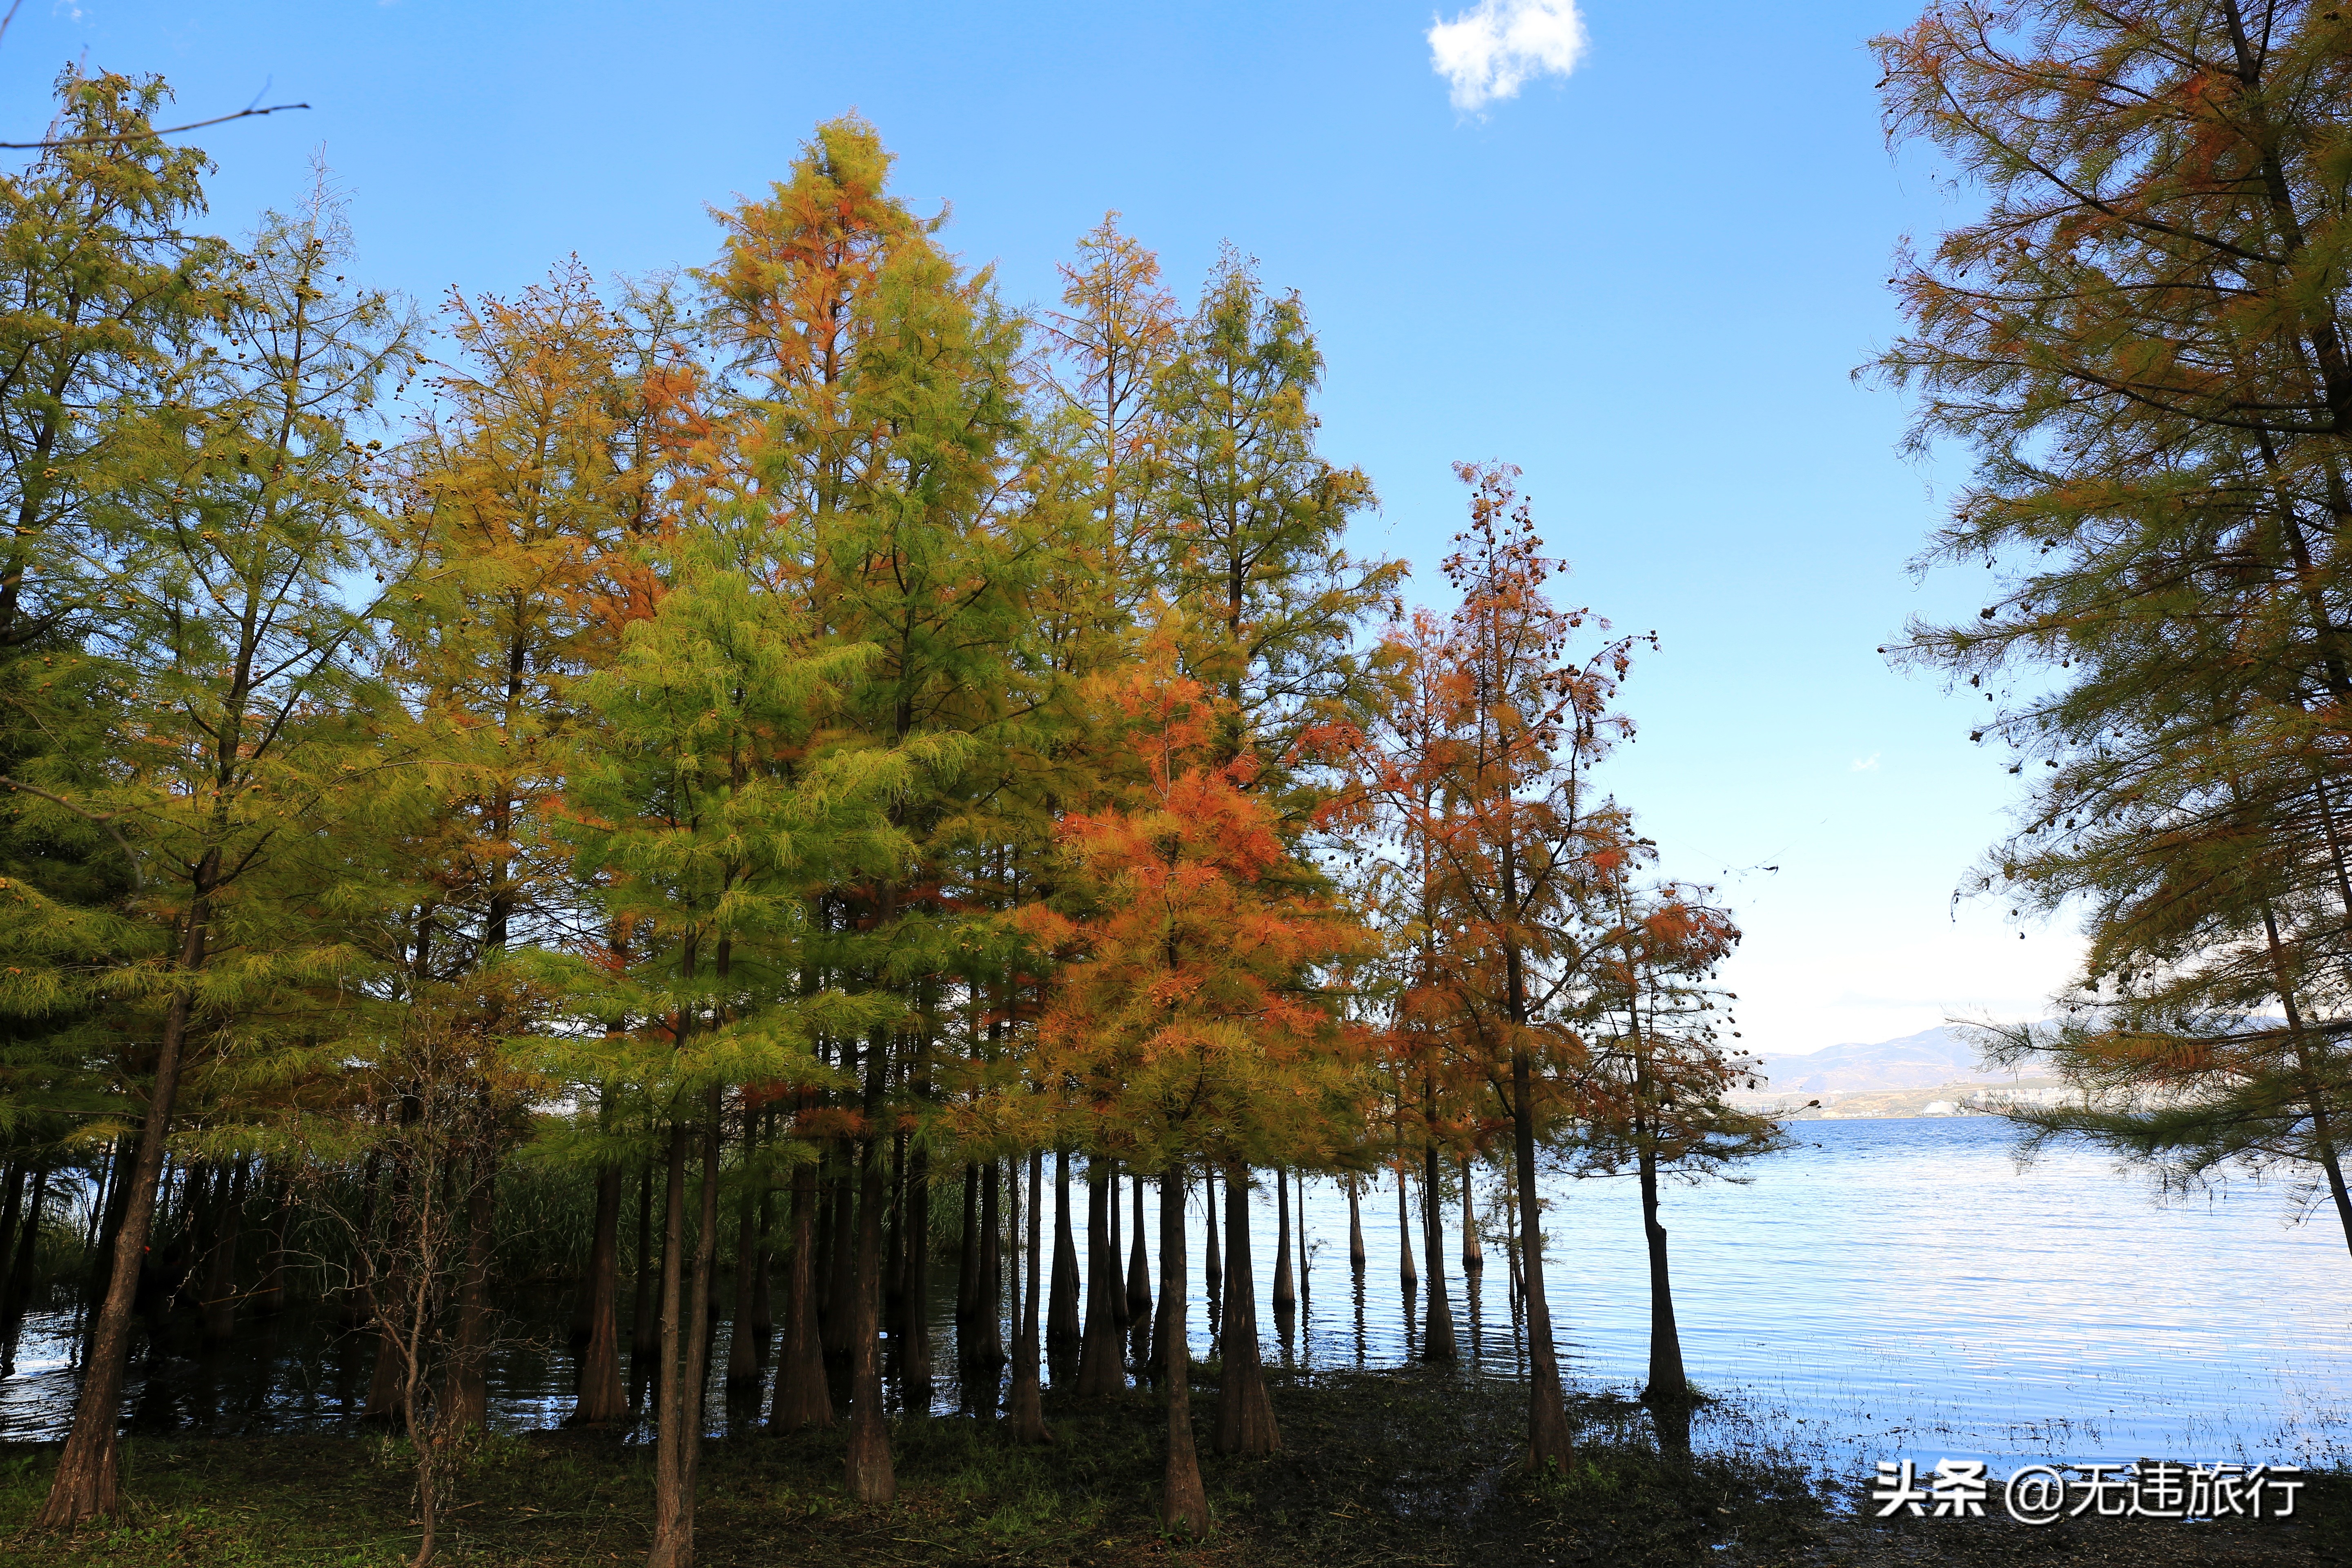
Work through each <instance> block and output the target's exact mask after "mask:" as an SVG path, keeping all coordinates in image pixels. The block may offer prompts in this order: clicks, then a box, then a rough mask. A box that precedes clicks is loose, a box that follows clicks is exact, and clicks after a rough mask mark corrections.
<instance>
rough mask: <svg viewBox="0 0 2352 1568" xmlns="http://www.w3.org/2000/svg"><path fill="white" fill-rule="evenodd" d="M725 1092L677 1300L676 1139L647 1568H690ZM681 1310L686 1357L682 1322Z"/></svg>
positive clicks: (680, 1210)
mask: <svg viewBox="0 0 2352 1568" xmlns="http://www.w3.org/2000/svg"><path fill="white" fill-rule="evenodd" d="M724 1110H725V1102H724V1100H722V1098H721V1091H720V1090H719V1089H716V1088H714V1089H711V1090H710V1091H709V1098H708V1099H707V1100H706V1101H705V1102H704V1106H703V1128H702V1201H701V1203H700V1204H698V1205H697V1213H696V1215H695V1219H696V1225H695V1243H694V1285H693V1289H692V1290H691V1292H690V1293H689V1294H688V1297H687V1300H685V1301H684V1302H682V1303H681V1302H680V1301H679V1300H678V1283H679V1281H678V1272H679V1270H678V1268H677V1265H676V1264H675V1263H673V1262H672V1261H671V1260H672V1259H674V1258H677V1256H678V1254H679V1252H680V1251H681V1250H682V1247H683V1242H684V1237H683V1236H682V1235H681V1234H680V1232H681V1230H682V1229H683V1227H684V1223H685V1208H686V1147H687V1141H688V1131H689V1130H688V1127H686V1126H685V1125H683V1124H681V1125H679V1126H678V1127H677V1128H676V1129H675V1130H674V1131H672V1132H671V1134H670V1178H669V1197H670V1204H669V1205H668V1215H669V1217H668V1220H667V1225H666V1226H665V1231H664V1237H665V1240H666V1242H667V1245H666V1246H665V1247H664V1248H663V1262H662V1398H661V1405H662V1420H661V1429H660V1431H659V1433H658V1434H657V1435H656V1446H655V1453H654V1541H653V1548H652V1550H651V1551H650V1552H647V1553H646V1565H647V1568H692V1564H693V1563H694V1500H695V1472H696V1471H697V1470H698V1468H700V1461H701V1458H702V1420H703V1394H704V1389H705V1385H706V1384H708V1383H709V1381H710V1379H709V1371H710V1322H711V1317H710V1285H711V1276H712V1275H713V1274H714V1273H716V1272H717V1271H718V1266H719V1123H720V1121H721V1118H722V1115H723V1113H724ZM681 1308H682V1309H683V1316H684V1318H685V1320H686V1322H685V1325H684V1338H685V1345H684V1347H683V1349H684V1354H683V1355H682V1356H681V1355H679V1354H678V1353H677V1352H678V1351H679V1349H680V1346H679V1344H678V1340H679V1338H680V1325H679V1323H678V1318H679V1317H680V1315H681V1312H680V1309H681Z"/></svg>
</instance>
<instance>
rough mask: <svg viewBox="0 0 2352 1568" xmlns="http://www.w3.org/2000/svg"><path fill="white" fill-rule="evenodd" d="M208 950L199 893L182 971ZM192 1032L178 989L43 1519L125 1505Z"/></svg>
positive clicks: (197, 964) (48, 1523) (69, 1523)
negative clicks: (151, 1233) (176, 1116)
mask: <svg viewBox="0 0 2352 1568" xmlns="http://www.w3.org/2000/svg"><path fill="white" fill-rule="evenodd" d="M204 957H205V910H204V900H203V897H202V895H201V892H200V893H199V896H198V898H197V900H196V902H195V906H194V909H192V910H190V912H189V918H188V926H187V931H186V934H185V935H184V937H183V938H182V939H181V942H180V953H179V969H180V971H181V973H183V974H185V973H189V972H191V971H194V970H195V969H198V968H201V967H202V966H203V963H204ZM187 1034H188V994H187V992H186V991H185V990H184V989H182V990H180V991H178V992H176V993H175V994H173V997H172V1001H171V1005H170V1007H169V1008H168V1009H167V1010H166V1011H165V1013H164V1015H163V1040H162V1041H161V1043H160V1045H159V1047H158V1048H157V1050H156V1053H155V1081H154V1084H153V1086H152V1089H150V1090H149V1093H148V1099H147V1113H146V1115H145V1117H144V1118H143V1119H142V1125H141V1127H140V1130H139V1153H138V1157H137V1160H136V1162H135V1163H133V1164H132V1166H131V1181H130V1186H129V1196H128V1198H127V1199H126V1200H125V1203H124V1205H123V1215H122V1228H121V1233H120V1234H119V1235H118V1236H117V1237H115V1245H114V1268H113V1272H112V1273H111V1274H110V1276H109V1277H108V1279H107V1286H106V1299H105V1301H104V1304H103V1305H101V1306H100V1308H99V1312H98V1323H97V1331H96V1333H95V1334H94V1335H93V1337H92V1343H91V1345H90V1352H89V1361H88V1363H86V1364H85V1365H84V1367H83V1370H82V1380H81V1392H80V1394H79V1395H78V1396H77V1397H76V1398H75V1400H74V1418H73V1426H72V1427H71V1428H70V1429H69V1430H68V1432H67V1434H66V1446H65V1451H64V1452H63V1453H62V1454H60V1455H58V1468H57V1474H56V1476H55V1477H54V1478H53V1479H51V1481H50V1483H49V1492H48V1497H47V1500H45V1501H44V1502H43V1503H42V1505H41V1512H40V1517H39V1520H38V1523H39V1524H40V1526H41V1527H42V1528H43V1529H47V1530H70V1529H72V1528H73V1527H74V1526H75V1525H77V1524H79V1523H80V1522H81V1521H83V1520H86V1519H92V1518H96V1517H99V1516H100V1515H105V1514H111V1513H113V1512H114V1511H115V1510H117V1509H118V1508H120V1507H121V1501H122V1473H121V1453H120V1449H119V1447H118V1445H117V1441H116V1432H115V1424H116V1422H117V1421H118V1419H119V1418H120V1415H121V1408H122V1381H123V1373H124V1371H125V1368H126V1365H127V1363H128V1362H129V1360H130V1356H131V1300H132V1297H133V1296H134V1295H135V1294H136V1292H137V1290H138V1289H139V1267H140V1264H141V1262H142V1260H143V1259H144V1258H146V1256H147V1227H148V1225H149V1223H150V1222H151V1221H152V1219H153V1218H154V1214H155V1184H156V1181H157V1179H158V1178H159V1177H161V1176H162V1174H163V1146H164V1143H165V1142H166V1141H167V1140H169V1139H170V1137H171V1135H172V1109H173V1102H174V1101H175V1100H177V1099H178V1098H179V1092H180V1048H181V1046H182V1044H183V1042H184V1041H185V1040H186V1038H187Z"/></svg>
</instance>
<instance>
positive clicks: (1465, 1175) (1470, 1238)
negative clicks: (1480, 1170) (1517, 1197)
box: [1462, 1154, 1486, 1274]
mask: <svg viewBox="0 0 2352 1568" xmlns="http://www.w3.org/2000/svg"><path fill="white" fill-rule="evenodd" d="M1485 1269H1486V1249H1485V1248H1483V1247H1480V1246H1479V1245H1478V1216H1477V1213H1476V1210H1475V1208H1474V1207H1473V1206H1472V1205H1471V1202H1470V1156H1469V1155H1467V1154H1465V1155H1463V1156H1462V1272H1463V1273H1465V1274H1478V1273H1483V1272H1484V1271H1485Z"/></svg>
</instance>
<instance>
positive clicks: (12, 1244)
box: [0, 1167, 49, 1371]
mask: <svg viewBox="0 0 2352 1568" xmlns="http://www.w3.org/2000/svg"><path fill="white" fill-rule="evenodd" d="M48 1196H49V1173H48V1171H47V1168H46V1167H45V1168H43V1169H42V1170H40V1171H39V1172H37V1173H35V1175H34V1177H33V1192H32V1201H31V1202H29V1203H27V1204H26V1205H25V1209H24V1214H23V1217H22V1219H21V1220H20V1221H19V1223H17V1224H16V1225H15V1226H9V1227H5V1228H0V1261H5V1263H6V1264H7V1270H8V1271H7V1275H6V1279H7V1283H6V1285H5V1287H0V1368H5V1369H8V1370H10V1371H13V1370H15V1368H16V1337H17V1335H18V1334H19V1333H21V1332H22V1331H23V1330H24V1327H25V1308H26V1303H27V1302H29V1301H30V1300H31V1299H32V1294H33V1273H34V1265H35V1263H36V1262H37V1260H38V1257H39V1250H40V1245H41V1209H42V1207H43V1205H46V1204H47V1202H48ZM12 1237H13V1240H12Z"/></svg>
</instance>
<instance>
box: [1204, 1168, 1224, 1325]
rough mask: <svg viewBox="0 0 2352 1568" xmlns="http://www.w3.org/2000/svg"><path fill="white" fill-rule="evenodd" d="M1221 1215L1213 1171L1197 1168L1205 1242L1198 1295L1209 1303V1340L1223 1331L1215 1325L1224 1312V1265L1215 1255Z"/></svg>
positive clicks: (1215, 1174) (1215, 1176)
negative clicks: (1200, 1293) (1199, 1180)
mask: <svg viewBox="0 0 2352 1568" xmlns="http://www.w3.org/2000/svg"><path fill="white" fill-rule="evenodd" d="M1221 1213H1222V1211H1220V1210H1219V1209H1218V1207H1217V1168H1216V1167H1215V1166H1214V1165H1203V1166H1202V1167H1201V1231H1202V1236H1203V1237H1205V1239H1204V1241H1203V1242H1202V1268H1201V1285H1202V1295H1203V1296H1204V1297H1206V1298H1207V1300H1208V1303H1209V1337H1210V1339H1211V1340H1212V1341H1214V1340H1215V1339H1216V1337H1217V1336H1218V1334H1219V1333H1221V1332H1222V1330H1221V1329H1220V1328H1219V1327H1218V1322H1219V1320H1220V1319H1222V1318H1223V1315H1224V1310H1225V1262H1224V1259H1223V1258H1221V1257H1219V1256H1218V1254H1217V1231H1218V1229H1219V1225H1218V1221H1219V1218H1220V1215H1221Z"/></svg>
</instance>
